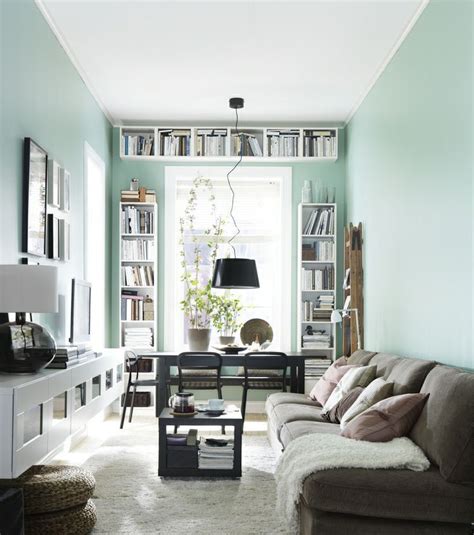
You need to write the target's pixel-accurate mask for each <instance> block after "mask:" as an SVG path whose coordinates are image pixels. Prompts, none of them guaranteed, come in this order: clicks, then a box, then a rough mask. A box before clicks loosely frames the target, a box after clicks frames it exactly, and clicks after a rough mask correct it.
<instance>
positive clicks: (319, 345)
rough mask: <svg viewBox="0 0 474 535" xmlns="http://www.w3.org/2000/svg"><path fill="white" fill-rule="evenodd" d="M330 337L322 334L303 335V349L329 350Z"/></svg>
mask: <svg viewBox="0 0 474 535" xmlns="http://www.w3.org/2000/svg"><path fill="white" fill-rule="evenodd" d="M330 347H331V335H330V334H327V333H323V332H317V333H314V334H304V335H303V349H329V348H330Z"/></svg>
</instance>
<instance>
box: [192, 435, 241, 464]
mask: <svg viewBox="0 0 474 535" xmlns="http://www.w3.org/2000/svg"><path fill="white" fill-rule="evenodd" d="M233 467H234V441H233V440H232V439H224V438H222V439H209V438H208V439H206V440H205V441H204V440H203V439H201V442H200V444H199V468H203V469H207V470H232V468H233Z"/></svg>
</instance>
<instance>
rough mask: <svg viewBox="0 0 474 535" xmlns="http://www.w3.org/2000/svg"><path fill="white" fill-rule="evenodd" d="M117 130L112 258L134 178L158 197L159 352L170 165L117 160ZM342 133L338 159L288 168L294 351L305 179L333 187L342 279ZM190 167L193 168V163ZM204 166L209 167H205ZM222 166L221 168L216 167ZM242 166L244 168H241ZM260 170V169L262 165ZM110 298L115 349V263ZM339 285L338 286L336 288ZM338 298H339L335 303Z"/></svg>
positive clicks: (161, 340)
mask: <svg viewBox="0 0 474 535" xmlns="http://www.w3.org/2000/svg"><path fill="white" fill-rule="evenodd" d="M119 136H120V134H119V129H118V128H115V129H114V141H113V152H114V159H113V195H112V198H113V204H114V211H113V214H112V221H113V223H112V227H113V229H115V230H114V235H113V237H112V256H113V258H114V259H117V258H118V255H119V230H118V226H119V219H118V218H119V212H118V203H119V201H120V190H122V189H128V188H129V184H130V179H131V178H132V177H137V178H139V179H140V184H141V185H144V186H147V187H149V188H152V189H155V190H156V192H157V195H158V209H159V236H158V240H159V244H158V259H159V266H158V269H159V277H158V284H159V286H158V298H159V303H158V309H159V324H158V329H159V334H158V346H159V349H164V348H163V337H162V336H160V333H163V315H164V301H163V288H164V285H165V273H164V264H163V259H164V256H165V255H166V251H165V250H164V233H163V228H164V202H166V199H165V198H164V195H165V192H164V170H165V166H166V165H173V164H170V163H164V162H158V161H155V162H140V161H136V160H135V161H134V160H121V159H120V156H119ZM344 150H345V149H344V130H340V131H339V159H338V160H337V162H335V163H306V162H302V163H295V164H293V165H291V166H290V167H291V168H292V174H293V196H292V206H293V230H292V236H293V243H292V250H291V251H288V254H291V255H292V259H293V262H292V265H293V272H292V296H293V301H292V317H293V318H294V320H293V322H292V325H291V329H292V346H293V348H296V269H297V268H296V263H297V261H296V236H297V231H296V218H297V206H298V203H299V202H300V200H301V187H302V185H303V181H304V180H308V179H318V180H319V181H320V182H321V183H322V184H324V185H328V186H335V187H336V196H337V198H336V201H337V203H338V224H339V227H340V233H339V249H340V250H339V253H338V254H339V261H340V262H339V267H340V269H339V273H338V281H340V280H341V276H342V263H343V258H344V257H343V249H342V247H343V242H342V235H343V234H342V225H343V222H344V206H345V193H344V190H345V160H344ZM191 165H197V164H196V163H193V164H191ZM206 165H209V164H208V163H206ZM217 165H222V164H217ZM244 165H245V164H244ZM267 165H272V166H275V165H279V166H285V165H286V164H274V163H272V162H270V163H267ZM252 166H262V164H253V163H252ZM263 166H264V165H263ZM112 273H113V277H112V279H113V282H114V284H113V286H114V290H113V294H112V310H113V314H114V316H113V330H112V342H113V343H114V344H115V345H118V344H119V328H118V317H119V316H118V314H119V312H118V304H119V302H118V299H119V296H118V285H119V269H118V262H117V261H115V263H114V266H113V270H112ZM339 286H340V284H338V287H339ZM340 299H341V297H340V296H339V302H340ZM166 349H172V348H166Z"/></svg>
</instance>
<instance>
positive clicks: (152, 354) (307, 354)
mask: <svg viewBox="0 0 474 535" xmlns="http://www.w3.org/2000/svg"><path fill="white" fill-rule="evenodd" d="M318 351H321V350H319V349H315V350H314V351H311V350H308V351H300V352H298V351H287V352H284V353H285V354H286V355H287V356H288V358H290V359H291V358H294V359H301V358H303V359H316V358H317V359H326V360H330V359H327V357H325V356H324V355H319V354H318ZM216 353H219V354H220V355H221V356H222V358H223V359H226V358H235V357H244V356H245V354H246V352H242V353H236V354H233V355H229V354H225V353H222V352H219V351H216ZM137 354H138V355H139V356H140V357H146V358H154V359H159V358H166V357H171V358H172V357H177V356H178V355H179V352H178V351H144V352H140V351H137Z"/></svg>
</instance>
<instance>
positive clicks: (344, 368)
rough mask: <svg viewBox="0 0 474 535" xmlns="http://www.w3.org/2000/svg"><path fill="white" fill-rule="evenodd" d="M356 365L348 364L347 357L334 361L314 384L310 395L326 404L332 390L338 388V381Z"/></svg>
mask: <svg viewBox="0 0 474 535" xmlns="http://www.w3.org/2000/svg"><path fill="white" fill-rule="evenodd" d="M354 367H355V365H351V366H348V365H347V359H346V357H340V358H338V359H337V360H336V362H333V363H332V364H331V366H329V368H328V369H327V370H326V371H325V372H324V374H323V376H322V377H321V379H319V381H318V382H317V383H316V384H315V385H314V386H313V388H312V389H311V392H310V393H309V397H310V398H311V399H313V400H314V401H317V402H318V403H320V404H321V405H324V404H325V403H326V401H327V399H328V398H329V396H330V395H331V393H332V391H333V390H334V389H335V388H336V385H337V383H338V382H339V381H340V380H341V378H342V377H344V375H345V374H346V373H347V372H348V371H349V370H351V369H353V368H354Z"/></svg>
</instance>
